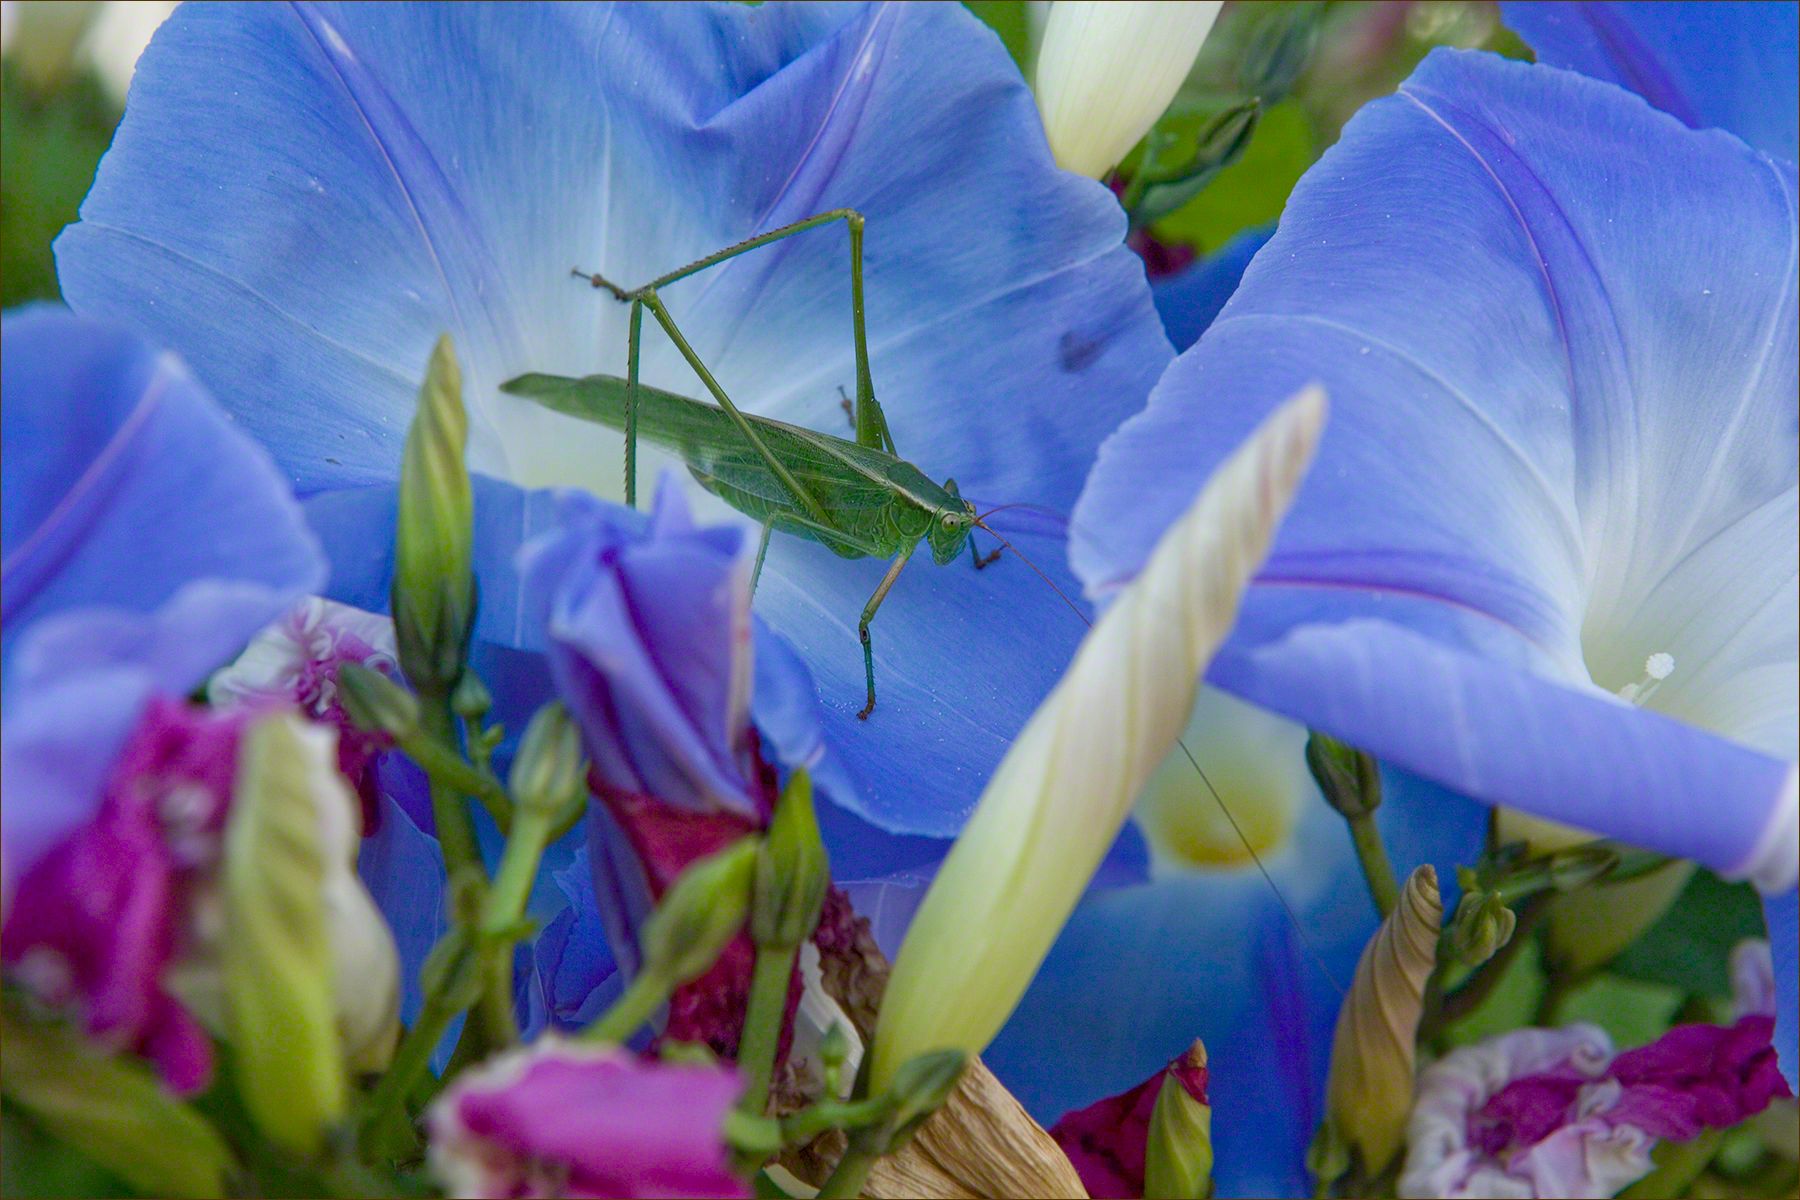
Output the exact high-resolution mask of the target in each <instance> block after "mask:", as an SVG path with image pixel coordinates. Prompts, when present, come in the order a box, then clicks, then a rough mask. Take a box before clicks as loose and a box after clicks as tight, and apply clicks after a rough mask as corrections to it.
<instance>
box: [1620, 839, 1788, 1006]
mask: <svg viewBox="0 0 1800 1200" xmlns="http://www.w3.org/2000/svg"><path fill="white" fill-rule="evenodd" d="M1766 936H1767V934H1766V932H1765V930H1764V928H1763V916H1762V905H1761V903H1760V902H1759V901H1758V900H1757V898H1756V890H1755V889H1754V888H1752V887H1751V886H1750V885H1749V884H1747V883H1726V882H1725V881H1724V880H1723V879H1720V878H1719V877H1718V876H1717V875H1714V874H1713V873H1712V872H1711V871H1707V870H1699V871H1695V872H1694V877H1693V878H1692V879H1691V880H1689V881H1688V885H1687V887H1685V888H1683V889H1682V891H1681V895H1680V896H1678V897H1676V900H1675V903H1674V904H1671V905H1670V906H1669V911H1668V912H1666V913H1664V914H1663V916H1662V919H1661V920H1659V921H1657V922H1656V924H1654V925H1652V926H1651V927H1650V928H1649V929H1647V930H1645V931H1644V934H1643V936H1642V937H1640V938H1638V940H1637V941H1635V942H1633V943H1632V944H1631V945H1630V946H1628V947H1627V948H1626V949H1625V950H1624V952H1623V953H1621V954H1620V955H1619V956H1618V957H1617V958H1615V959H1614V960H1613V961H1612V964H1611V966H1610V970H1611V971H1612V972H1613V973H1614V974H1616V975H1625V976H1629V977H1631V978H1632V979H1639V980H1643V981H1645V982H1647V983H1659V984H1666V985H1669V986H1671V987H1677V988H1681V989H1683V990H1684V991H1687V992H1691V993H1698V994H1700V995H1703V996H1729V995H1730V994H1731V973H1730V960H1731V948H1732V947H1733V946H1735V945H1737V944H1738V943H1739V942H1741V941H1743V940H1744V939H1745V938H1760V937H1766Z"/></svg>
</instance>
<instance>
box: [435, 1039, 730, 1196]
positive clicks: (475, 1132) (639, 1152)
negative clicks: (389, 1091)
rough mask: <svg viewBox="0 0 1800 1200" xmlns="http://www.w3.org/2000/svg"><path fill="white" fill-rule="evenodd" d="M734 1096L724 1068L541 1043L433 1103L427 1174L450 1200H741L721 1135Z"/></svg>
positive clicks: (463, 1080)
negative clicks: (453, 1199)
mask: <svg viewBox="0 0 1800 1200" xmlns="http://www.w3.org/2000/svg"><path fill="white" fill-rule="evenodd" d="M740 1090H741V1084H740V1082H739V1080H738V1076H737V1072H736V1071H735V1070H733V1069H731V1068H729V1067H723V1066H694V1065H687V1064H681V1065H676V1064H671V1063H660V1062H654V1061H650V1060H644V1059H639V1058H637V1057H636V1056H634V1055H632V1054H630V1053H629V1052H627V1051H625V1050H621V1049H619V1048H618V1047H616V1046H592V1045H584V1044H580V1043H575V1042H569V1041H565V1040H562V1039H560V1038H557V1037H555V1036H554V1035H551V1036H546V1037H543V1038H540V1039H539V1040H538V1041H537V1042H535V1043H533V1044H532V1045H531V1046H529V1047H527V1048H525V1049H522V1050H515V1051H512V1052H510V1053H507V1054H504V1055H501V1056H500V1057H499V1058H496V1059H494V1060H493V1061H491V1062H490V1063H488V1064H486V1065H484V1066H482V1067H479V1068H476V1069H475V1070H472V1071H469V1072H466V1073H464V1074H463V1075H461V1076H458V1077H457V1080H456V1082H455V1083H453V1084H452V1085H451V1086H450V1088H449V1090H447V1091H446V1092H445V1093H444V1095H443V1097H442V1098H440V1099H439V1100H438V1101H437V1102H436V1103H435V1104H433V1105H432V1107H431V1111H430V1114H429V1116H428V1117H427V1125H428V1128H429V1132H430V1137H431V1148H430V1161H431V1167H432V1170H433V1171H434V1172H435V1173H436V1174H437V1176H438V1178H439V1180H441V1181H442V1182H443V1184H444V1186H445V1188H446V1189H447V1190H448V1191H449V1192H450V1194H451V1195H453V1196H466V1197H540V1196H542V1197H549V1196H571V1197H630V1196H636V1197H645V1198H655V1197H673V1196H732V1197H737V1196H748V1195H749V1194H750V1192H749V1190H748V1189H746V1188H745V1186H744V1183H743V1181H742V1180H740V1179H739V1178H738V1177H737V1176H735V1175H733V1174H732V1173H731V1171H730V1169H729V1166H728V1158H729V1150H728V1147H727V1146H726V1143H725V1137H724V1133H723V1122H724V1120H725V1116H726V1114H727V1113H728V1112H730V1110H731V1108H732V1106H733V1105H734V1104H735V1103H736V1101H737V1097H738V1093H739V1091H740Z"/></svg>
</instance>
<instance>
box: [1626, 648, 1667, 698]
mask: <svg viewBox="0 0 1800 1200" xmlns="http://www.w3.org/2000/svg"><path fill="white" fill-rule="evenodd" d="M1674 673H1675V656H1674V655H1672V654H1670V653H1668V652H1667V651H1658V652H1657V653H1655V654H1652V655H1651V656H1650V657H1649V658H1646V659H1645V660H1644V674H1643V677H1642V678H1641V679H1639V680H1637V681H1636V682H1634V683H1628V684H1626V685H1625V686H1624V687H1622V688H1620V689H1619V695H1620V696H1621V697H1623V698H1624V699H1626V700H1629V701H1631V702H1632V703H1633V704H1636V705H1638V706H1639V707H1642V706H1643V705H1644V704H1645V703H1647V702H1648V701H1649V699H1650V697H1651V696H1653V695H1655V693H1656V689H1657V688H1659V687H1661V686H1662V682H1663V680H1665V679H1667V678H1668V677H1669V676H1670V675H1672V674H1674Z"/></svg>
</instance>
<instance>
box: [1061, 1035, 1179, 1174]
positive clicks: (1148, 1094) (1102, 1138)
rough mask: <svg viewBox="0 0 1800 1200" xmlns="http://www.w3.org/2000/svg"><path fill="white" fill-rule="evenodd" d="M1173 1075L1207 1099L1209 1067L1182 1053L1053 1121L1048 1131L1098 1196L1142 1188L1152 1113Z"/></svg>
mask: <svg viewBox="0 0 1800 1200" xmlns="http://www.w3.org/2000/svg"><path fill="white" fill-rule="evenodd" d="M1190 1054H1191V1052H1190ZM1171 1076H1172V1077H1174V1078H1175V1079H1176V1080H1177V1081H1178V1082H1179V1083H1180V1084H1181V1086H1182V1087H1184V1088H1186V1089H1187V1093H1188V1095H1190V1096H1192V1097H1193V1098H1194V1099H1195V1100H1198V1101H1199V1102H1200V1103H1201V1104H1206V1103H1208V1101H1207V1098H1206V1085H1207V1072H1206V1068H1205V1067H1204V1066H1200V1065H1196V1064H1195V1063H1193V1062H1192V1061H1191V1060H1190V1056H1189V1054H1183V1055H1182V1056H1181V1057H1180V1058H1177V1059H1176V1060H1175V1061H1174V1062H1172V1063H1170V1064H1169V1065H1168V1066H1166V1067H1164V1068H1163V1069H1162V1070H1160V1071H1158V1072H1157V1073H1156V1074H1154V1075H1152V1076H1151V1077H1150V1078H1148V1079H1146V1080H1144V1082H1142V1083H1140V1084H1138V1085H1137V1086H1136V1087H1134V1088H1132V1089H1130V1090H1129V1091H1125V1092H1121V1093H1119V1094H1118V1095H1117V1096H1108V1097H1107V1098H1106V1099H1104V1100H1098V1101H1095V1102H1094V1103H1093V1104H1090V1105H1088V1106H1087V1107H1086V1108H1081V1109H1077V1110H1075V1111H1074V1112H1072V1113H1067V1114H1065V1115H1064V1116H1063V1119H1062V1120H1060V1121H1058V1122H1057V1123H1056V1124H1055V1125H1054V1126H1052V1127H1051V1130H1050V1136H1051V1137H1053V1138H1055V1139H1056V1144H1057V1145H1059V1146H1061V1147H1062V1149H1063V1153H1064V1154H1067V1155H1068V1156H1069V1161H1070V1162H1071V1163H1073V1164H1074V1166H1075V1171H1076V1173H1077V1174H1079V1175H1080V1176H1081V1182H1082V1185H1083V1186H1084V1187H1086V1188H1087V1191H1088V1195H1090V1196H1093V1197H1094V1198H1095V1200H1111V1198H1115V1197H1116V1198H1120V1200H1129V1198H1131V1197H1136V1196H1142V1195H1143V1194H1144V1153H1145V1151H1144V1147H1145V1146H1146V1144H1148V1142H1149V1140H1150V1115H1151V1113H1153V1112H1154V1111H1155V1110H1156V1098H1157V1096H1158V1095H1159V1094H1161V1092H1162V1086H1163V1080H1164V1079H1165V1078H1169V1077H1171Z"/></svg>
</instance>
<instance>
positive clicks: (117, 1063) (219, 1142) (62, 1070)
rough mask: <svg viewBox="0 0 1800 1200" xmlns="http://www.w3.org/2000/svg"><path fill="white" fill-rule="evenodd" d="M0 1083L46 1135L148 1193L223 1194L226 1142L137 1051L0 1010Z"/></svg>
mask: <svg viewBox="0 0 1800 1200" xmlns="http://www.w3.org/2000/svg"><path fill="white" fill-rule="evenodd" d="M0 1090H4V1092H5V1095H6V1098H7V1100H9V1101H10V1102H12V1103H14V1104H17V1105H18V1106H19V1107H20V1108H21V1109H23V1110H25V1112H26V1113H28V1114H29V1115H30V1117H31V1119H32V1120H33V1121H35V1122H36V1123H37V1125H38V1126H39V1127H40V1128H41V1129H42V1130H43V1131H44V1132H45V1133H47V1134H49V1135H51V1136H52V1137H55V1138H57V1139H58V1140H60V1141H62V1142H65V1143H67V1144H68V1145H69V1146H70V1147H72V1148H74V1149H75V1150H78V1151H80V1152H81V1153H82V1154H83V1155H85V1156H87V1157H88V1158H89V1159H91V1160H92V1161H93V1162H94V1163H95V1164H97V1165H98V1166H100V1167H103V1168H105V1169H106V1170H108V1171H110V1172H112V1173H113V1174H115V1175H117V1176H118V1177H119V1179H121V1180H123V1181H124V1182H125V1183H127V1184H129V1185H130V1186H131V1187H133V1188H135V1189H137V1190H138V1191H140V1192H142V1193H143V1194H145V1195H147V1196H221V1195H224V1194H225V1180H226V1176H227V1175H228V1174H229V1173H231V1172H232V1171H233V1170H235V1166H236V1164H235V1163H234V1162H233V1159H232V1155H231V1150H230V1148H229V1147H227V1146H226V1144H225V1140H224V1139H223V1138H222V1137H220V1136H219V1133H218V1131H217V1130H216V1129H214V1128H213V1127H212V1125H211V1124H209V1123H208V1122H207V1121H206V1119H205V1118H204V1117H202V1116H201V1115H200V1114H199V1113H198V1112H196V1111H195V1110H194V1109H193V1108H192V1107H191V1106H190V1105H188V1104H185V1103H183V1102H182V1101H180V1100H177V1099H176V1098H175V1097H174V1096H173V1095H171V1094H170V1093H169V1091H168V1089H166V1088H165V1087H163V1085H162V1083H161V1081H160V1080H158V1079H157V1077H156V1075H155V1073H154V1072H153V1071H152V1070H151V1069H150V1068H149V1067H148V1066H146V1065H145V1064H143V1063H141V1062H138V1061H136V1060H133V1059H129V1058H125V1057H121V1056H114V1055H105V1054H102V1053H101V1052H100V1051H99V1050H98V1049H96V1048H95V1047H94V1046H93V1044H92V1043H90V1042H88V1041H87V1039H86V1038H84V1037H82V1036H81V1035H80V1034H78V1033H76V1032H75V1031H74V1030H72V1029H69V1028H68V1027H66V1026H63V1025H49V1024H40V1023H37V1022H34V1021H29V1020H26V1019H24V1018H23V1017H22V1016H21V1015H19V1014H18V1013H16V1012H15V1011H14V1010H13V1008H12V1006H11V1005H8V1006H6V1009H5V1010H4V1013H0Z"/></svg>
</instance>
